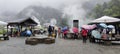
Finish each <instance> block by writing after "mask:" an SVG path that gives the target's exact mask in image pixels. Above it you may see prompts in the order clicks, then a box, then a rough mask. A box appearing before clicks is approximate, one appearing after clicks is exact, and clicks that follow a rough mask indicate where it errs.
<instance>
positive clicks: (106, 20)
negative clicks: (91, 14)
mask: <svg viewBox="0 0 120 54" xmlns="http://www.w3.org/2000/svg"><path fill="white" fill-rule="evenodd" d="M118 21H120V19H118V18H114V17H109V16H103V17H101V18H98V19H95V20H93V21H92V22H91V23H110V22H118Z"/></svg>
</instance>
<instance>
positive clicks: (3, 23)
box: [0, 21, 8, 26]
mask: <svg viewBox="0 0 120 54" xmlns="http://www.w3.org/2000/svg"><path fill="white" fill-rule="evenodd" d="M7 24H8V23H6V22H3V21H0V26H1V25H7Z"/></svg>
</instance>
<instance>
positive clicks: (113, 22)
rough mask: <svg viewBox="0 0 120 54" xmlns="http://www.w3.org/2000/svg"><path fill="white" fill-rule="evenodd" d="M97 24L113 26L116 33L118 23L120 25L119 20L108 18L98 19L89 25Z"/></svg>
mask: <svg viewBox="0 0 120 54" xmlns="http://www.w3.org/2000/svg"><path fill="white" fill-rule="evenodd" d="M99 23H105V24H107V25H114V26H115V29H116V33H117V32H118V30H120V29H119V23H120V19H119V18H115V17H110V16H102V17H100V18H98V19H95V20H93V21H91V22H90V23H89V24H99ZM119 32H120V31H119Z"/></svg>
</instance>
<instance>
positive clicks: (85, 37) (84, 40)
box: [81, 28, 87, 43]
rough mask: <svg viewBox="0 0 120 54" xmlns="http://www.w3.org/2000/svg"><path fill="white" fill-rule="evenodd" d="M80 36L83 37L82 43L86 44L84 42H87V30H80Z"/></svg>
mask: <svg viewBox="0 0 120 54" xmlns="http://www.w3.org/2000/svg"><path fill="white" fill-rule="evenodd" d="M81 34H82V37H83V43H86V40H87V30H86V29H84V28H82V30H81Z"/></svg>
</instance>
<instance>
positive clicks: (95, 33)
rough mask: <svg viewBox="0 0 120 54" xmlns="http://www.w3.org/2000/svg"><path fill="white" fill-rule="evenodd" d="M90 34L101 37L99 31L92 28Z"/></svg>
mask: <svg viewBox="0 0 120 54" xmlns="http://www.w3.org/2000/svg"><path fill="white" fill-rule="evenodd" d="M92 36H94V37H95V38H101V34H100V32H99V31H97V30H93V31H92Z"/></svg>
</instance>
